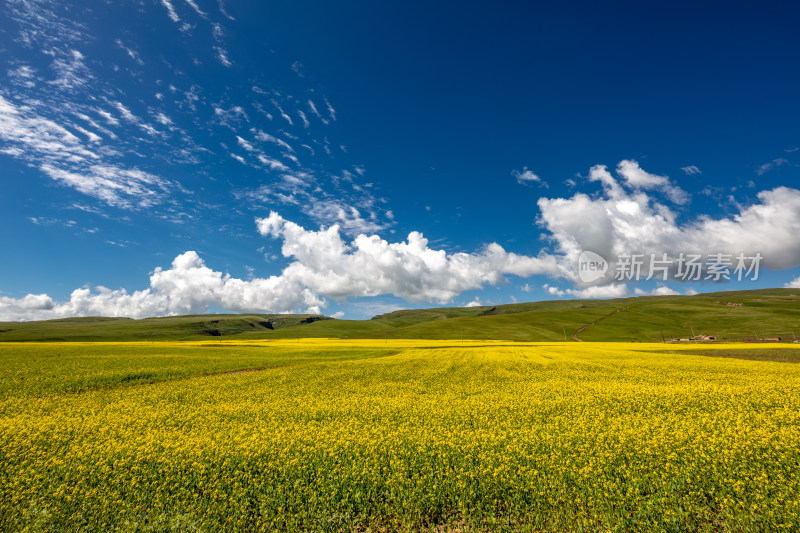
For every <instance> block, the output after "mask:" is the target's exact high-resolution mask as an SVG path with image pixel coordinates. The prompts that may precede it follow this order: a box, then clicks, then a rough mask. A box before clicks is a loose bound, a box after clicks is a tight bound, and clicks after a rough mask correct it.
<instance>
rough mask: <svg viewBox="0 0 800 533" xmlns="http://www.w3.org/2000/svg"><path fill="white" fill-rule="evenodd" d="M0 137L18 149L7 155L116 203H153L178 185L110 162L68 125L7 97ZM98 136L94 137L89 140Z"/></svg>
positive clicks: (0, 105) (2, 101) (1, 104)
mask: <svg viewBox="0 0 800 533" xmlns="http://www.w3.org/2000/svg"><path fill="white" fill-rule="evenodd" d="M87 133H90V132H87ZM0 139H2V140H3V141H5V143H7V144H8V145H9V147H10V148H12V149H13V152H6V153H7V154H9V155H12V156H14V157H17V158H19V159H21V160H23V161H25V162H26V163H28V164H29V165H35V166H37V167H38V168H39V169H40V170H41V171H42V172H43V173H44V174H45V175H47V176H49V177H50V178H52V179H53V180H55V181H57V182H59V183H62V184H64V185H67V186H69V187H72V188H74V189H76V190H77V191H79V192H81V193H83V194H86V195H88V196H92V197H94V198H97V199H99V200H101V201H103V202H105V203H107V204H108V205H111V206H115V207H123V208H135V207H139V208H143V207H150V206H153V205H156V204H159V203H161V202H163V201H165V200H166V199H167V198H168V196H169V192H170V191H171V190H174V188H175V184H174V183H172V182H171V181H169V180H166V179H163V178H160V177H158V176H155V175H153V174H149V173H147V172H144V171H141V170H138V169H129V168H125V167H123V166H120V165H118V164H114V163H109V162H107V161H106V157H105V156H104V155H103V154H102V153H100V152H98V151H96V150H93V149H90V148H89V147H87V146H86V144H85V143H84V141H82V140H81V139H80V138H79V137H78V136H77V135H75V134H74V133H72V132H71V131H69V130H68V129H67V128H66V127H64V126H62V125H61V124H58V123H57V122H55V121H54V120H50V119H47V118H44V117H41V116H39V115H38V114H37V113H36V111H35V110H34V109H32V108H31V107H29V106H23V105H15V104H14V103H13V102H12V101H10V100H8V99H6V98H5V97H3V96H2V95H0ZM94 140H95V139H93V138H91V137H90V138H89V139H88V140H87V141H88V142H93V141H94Z"/></svg>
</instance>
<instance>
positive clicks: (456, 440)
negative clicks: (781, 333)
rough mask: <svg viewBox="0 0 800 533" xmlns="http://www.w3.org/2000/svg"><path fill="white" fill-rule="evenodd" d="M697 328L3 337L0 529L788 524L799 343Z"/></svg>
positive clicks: (794, 524) (794, 521)
mask: <svg viewBox="0 0 800 533" xmlns="http://www.w3.org/2000/svg"><path fill="white" fill-rule="evenodd" d="M697 348H698V347H697V346H692V347H678V348H673V347H670V351H672V352H678V353H664V346H663V345H647V344H636V345H633V344H614V343H580V344H578V343H557V344H555V343H554V344H532V343H502V342H474V341H472V342H464V343H461V342H458V341H395V340H390V341H389V342H388V343H385V342H383V341H375V340H371V341H338V340H326V339H317V340H301V341H300V342H298V341H296V340H292V341H267V342H265V341H252V342H240V343H236V342H231V341H226V342H225V343H224V344H223V345H219V343H217V344H214V343H170V344H167V343H153V344H149V343H125V344H102V345H101V344H84V345H78V344H41V345H3V346H0V358H1V360H0V375H2V377H3V386H2V388H0V413H2V416H0V497H1V498H2V499H1V500H0V530H3V531H17V530H20V531H22V530H30V531H63V530H67V531H114V530H116V531H161V530H164V531H166V530H180V531H183V530H192V531H275V530H278V531H283V530H289V531H309V530H311V531H351V530H361V531H363V530H367V529H370V530H387V529H388V530H415V531H416V530H420V529H427V528H431V529H433V528H436V527H437V526H442V527H450V528H453V529H460V530H491V531H493V530H500V529H507V530H532V531H562V530H576V531H624V530H635V531H686V530H689V531H721V530H726V531H727V530H733V531H771V530H781V529H785V530H790V531H791V530H797V529H798V528H800V409H799V408H800V365H795V364H791V363H778V362H764V361H748V360H740V359H731V358H715V357H707V356H702V355H694V354H693V353H692V351H693V350H696V349H697ZM710 349H716V350H722V349H724V350H727V351H731V350H735V349H737V347H734V346H727V347H726V346H715V347H713V348H710ZM682 350H684V351H686V353H681V352H682ZM253 369H257V371H250V372H246V371H244V370H253ZM130 376H134V377H133V378H130ZM136 376H138V377H136ZM128 378H130V379H128Z"/></svg>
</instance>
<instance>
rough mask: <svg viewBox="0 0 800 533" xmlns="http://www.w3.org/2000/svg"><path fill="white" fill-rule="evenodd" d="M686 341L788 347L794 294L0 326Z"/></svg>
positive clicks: (140, 333) (177, 334)
mask: <svg viewBox="0 0 800 533" xmlns="http://www.w3.org/2000/svg"><path fill="white" fill-rule="evenodd" d="M693 334H697V335H701V334H702V335H713V336H715V337H717V338H719V339H721V340H726V341H750V340H764V339H765V338H776V337H780V338H781V339H782V340H789V341H791V340H794V338H795V335H800V290H797V289H763V290H753V291H735V292H716V293H705V294H698V295H694V296H639V297H633V298H616V299H611V300H551V301H544V302H531V303H520V304H508V305H498V306H484V307H449V308H432V309H417V310H402V311H394V312H392V313H387V314H383V315H378V316H375V317H373V318H372V319H371V320H336V319H332V318H328V317H324V316H320V315H274V314H242V315H235V314H217V315H185V316H176V317H163V318H146V319H141V320H133V319H129V318H108V317H85V318H69V319H60V320H47V321H35V322H1V323H0V342H2V341H119V340H122V341H128V340H154V341H158V340H197V339H203V338H206V339H208V338H219V339H221V340H224V339H226V338H241V339H255V338H287V337H288V338H295V337H297V338H300V337H332V338H383V337H387V338H420V339H458V338H462V337H463V338H464V339H503V340H510V341H563V340H565V338H566V339H567V340H569V341H640V342H650V341H658V342H660V341H661V340H662V336H663V338H666V339H670V338H688V337H691V336H692V335H693Z"/></svg>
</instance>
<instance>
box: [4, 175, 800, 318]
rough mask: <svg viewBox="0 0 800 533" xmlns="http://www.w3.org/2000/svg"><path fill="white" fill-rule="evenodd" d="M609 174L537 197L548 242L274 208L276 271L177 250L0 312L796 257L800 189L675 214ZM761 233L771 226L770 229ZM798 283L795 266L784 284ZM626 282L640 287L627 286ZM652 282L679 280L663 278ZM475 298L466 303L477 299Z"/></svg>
mask: <svg viewBox="0 0 800 533" xmlns="http://www.w3.org/2000/svg"><path fill="white" fill-rule="evenodd" d="M616 174H617V176H618V177H616V178H615V177H614V176H613V175H612V174H611V172H609V170H608V169H607V167H605V166H603V165H596V166H594V167H592V168H591V169H590V172H589V175H588V178H587V180H588V181H589V182H599V183H601V185H602V189H603V191H602V194H600V195H598V196H594V197H592V196H589V195H587V194H585V193H580V192H578V193H576V194H575V195H573V196H572V197H570V198H544V197H543V198H540V199H539V201H538V205H539V209H540V211H541V215H540V219H539V224H540V225H541V227H542V228H543V229H544V230H545V231H546V234H545V235H546V237H547V238H548V239H549V240H550V241H552V243H553V245H554V248H555V252H554V253H545V252H542V253H540V254H539V255H538V256H536V257H531V256H525V255H518V254H516V253H513V252H508V251H506V250H505V249H504V248H503V247H502V246H500V245H499V244H497V243H491V244H488V245H487V246H485V247H484V248H483V249H482V250H479V251H477V252H475V253H447V252H446V251H445V250H442V249H435V248H431V247H430V246H429V241H428V240H427V239H426V238H425V237H424V236H423V235H422V234H421V233H419V232H411V233H410V234H409V235H408V237H407V239H406V240H405V241H401V242H388V241H386V240H385V239H383V238H381V237H380V236H379V235H377V234H366V233H361V234H359V235H358V236H356V237H355V238H354V239H353V240H349V241H348V240H346V239H345V238H343V236H342V227H341V226H340V225H339V224H333V225H331V226H329V227H322V228H320V229H319V230H317V231H314V230H307V229H305V228H303V227H302V226H300V225H298V224H296V223H294V222H292V221H288V220H286V219H284V218H283V217H281V216H280V215H279V214H278V213H277V212H274V211H273V212H271V213H270V214H269V215H268V216H267V217H263V218H257V219H256V221H255V222H256V227H257V230H258V233H259V234H260V235H262V236H264V237H270V238H274V239H279V240H280V241H281V243H282V247H281V253H282V254H283V256H284V257H286V258H288V259H290V261H291V262H290V263H289V264H288V266H286V267H285V268H284V269H283V270H282V272H281V273H280V274H279V275H274V276H270V277H268V278H251V279H246V280H243V279H238V278H235V277H231V276H230V275H227V274H223V273H222V272H219V271H215V270H213V269H211V268H209V267H208V266H206V264H205V262H204V261H203V260H202V259H201V258H200V256H199V255H198V254H197V253H196V252H195V251H187V252H184V253H182V254H180V255H178V256H177V257H176V258H175V259H174V260H173V261H172V265H171V268H169V269H166V270H164V269H162V268H161V267H157V268H156V269H155V271H154V272H153V274H152V275H151V277H150V284H149V287H148V288H146V289H143V290H136V291H133V292H129V291H126V290H124V289H119V290H110V289H107V288H105V287H102V286H101V287H97V288H95V290H94V291H92V290H90V289H88V288H80V289H76V290H75V291H73V292H72V294H71V296H70V299H69V301H65V302H56V301H54V300H53V299H52V298H51V297H49V296H48V295H46V294H28V295H26V296H25V297H23V298H17V299H14V298H9V297H0V320H34V319H47V318H62V317H70V316H94V315H102V316H126V317H133V318H142V317H148V316H159V315H176V314H193V313H203V312H206V311H208V310H209V309H211V308H212V307H217V308H222V309H225V310H227V311H231V312H269V313H291V312H295V313H300V312H302V313H321V312H323V309H324V308H325V307H326V305H327V300H326V299H336V300H342V299H347V298H354V297H369V296H380V295H387V294H391V295H394V296H397V297H399V298H402V299H404V300H407V301H409V302H414V303H421V302H432V303H436V304H448V303H451V302H452V301H453V300H454V299H455V298H456V297H458V296H459V295H461V294H462V293H464V292H466V291H469V290H474V289H480V288H482V287H484V286H487V285H497V284H500V283H505V282H506V281H507V279H508V277H509V276H514V277H517V278H528V277H531V276H547V277H549V278H551V279H552V280H563V281H566V282H569V283H571V284H573V286H574V288H567V289H559V288H557V287H555V286H553V285H550V284H545V286H544V289H545V291H546V292H547V293H548V294H550V295H552V296H563V295H569V296H572V297H577V298H610V297H621V296H627V295H630V294H631V287H630V286H629V284H626V283H623V282H618V281H606V282H604V283H601V284H598V285H594V286H587V285H586V284H583V283H581V281H580V279H578V277H577V276H576V274H575V269H574V266H575V263H576V261H577V258H578V256H579V255H580V253H581V252H582V251H584V250H592V251H595V252H597V253H599V254H601V255H604V256H605V257H615V256H616V255H619V254H623V253H627V252H631V251H650V250H655V251H658V252H664V253H667V254H672V255H677V254H678V253H680V252H681V251H685V250H689V251H699V250H710V251H713V252H715V253H723V254H729V255H732V256H733V255H735V254H736V253H740V252H748V253H754V252H759V253H761V254H762V255H763V257H764V263H763V266H764V267H765V268H769V269H775V270H780V269H787V268H791V267H795V266H798V265H800V241H798V240H797V239H796V238H795V236H796V235H799V234H800V190H798V189H793V188H789V187H778V188H775V189H771V190H765V191H761V192H760V193H758V199H759V201H758V202H757V203H754V204H752V205H749V206H746V207H745V206H742V207H741V209H740V210H739V212H738V213H736V214H735V215H733V216H730V217H726V218H718V219H712V218H710V217H708V216H699V217H697V218H696V219H694V220H690V221H687V222H686V223H683V224H680V223H678V222H677V215H676V213H675V212H674V211H673V210H672V209H671V208H670V207H669V206H667V205H665V204H664V203H661V202H659V201H658V200H657V199H656V198H654V197H652V196H650V195H649V194H648V193H647V191H648V190H661V191H662V192H663V193H664V195H665V197H666V198H669V199H671V200H672V201H673V202H674V203H676V204H685V203H686V202H687V201H688V196H687V195H686V193H684V192H683V191H682V190H680V189H678V188H677V187H676V186H674V185H672V184H671V183H670V182H669V180H668V179H667V178H665V177H662V176H657V175H653V174H649V173H647V172H646V171H645V170H643V169H642V168H641V167H640V166H639V164H638V163H637V162H636V161H633V160H623V161H621V162H620V163H619V164H618V165H617V167H616ZM764 235H769V236H770V237H771V238H770V239H766V240H765V239H764ZM612 266H613V264H612ZM799 284H800V278H798V279H796V280H794V281H792V282H789V283H787V284H786V286H787V287H798V286H800V285H799ZM633 293H635V294H645V293H646V292H645V291H643V290H641V289H638V288H636V287H634V291H633ZM690 293H691V292H690ZM648 294H655V295H669V294H678V292H677V291H676V290H674V289H672V288H670V287H668V286H666V285H660V286H659V287H657V288H656V289H654V290H653V291H651V292H649V293H648ZM477 301H478V300H477V299H476V300H474V301H473V302H470V303H469V304H467V305H477V304H476V303H475V302H477Z"/></svg>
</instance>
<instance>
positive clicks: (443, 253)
mask: <svg viewBox="0 0 800 533" xmlns="http://www.w3.org/2000/svg"><path fill="white" fill-rule="evenodd" d="M798 14H800V13H798V8H797V7H796V6H794V5H792V4H791V3H783V4H780V3H775V4H761V5H759V6H758V7H752V6H751V7H749V8H745V7H742V6H731V5H723V4H720V5H719V6H705V7H704V6H698V5H695V4H683V5H682V4H679V3H670V4H664V5H658V6H654V5H648V4H646V3H638V2H637V3H613V4H609V3H598V2H586V3H572V4H564V5H558V6H554V5H550V6H544V5H542V6H536V5H530V3H527V2H509V3H504V4H503V5H497V3H489V2H484V3H478V2H472V3H460V4H459V5H458V8H457V9H455V8H454V7H453V4H452V3H430V2H425V3H422V2H419V3H416V2H404V3H401V4H396V5H388V4H387V3H383V2H348V1H343V2H336V3H333V2H302V1H293V2H258V3H254V2H246V3H244V2H243V3H234V2H230V1H227V2H222V1H216V0H152V1H142V2H125V3H117V2H113V3H105V2H103V3H101V2H83V3H79V4H70V3H67V2H51V1H45V0H13V1H9V2H5V3H4V4H3V6H2V10H1V11H0V61H1V62H2V68H1V69H0V180H2V184H3V193H2V194H1V195H0V220H2V222H3V224H4V227H5V228H6V231H4V232H2V234H0V246H2V249H3V250H4V254H3V261H0V319H8V320H18V319H37V318H52V317H59V316H72V315H96V314H107V315H123V316H136V317H140V316H151V315H161V314H174V313H183V312H204V311H207V310H211V311H220V310H230V311H235V312H244V311H261V312H291V311H306V310H311V311H319V312H322V313H325V314H328V315H335V316H344V317H349V318H368V317H370V316H372V315H373V314H376V313H379V312H385V311H387V310H391V309H394V308H401V307H424V306H432V305H466V304H468V303H472V304H476V303H481V304H500V303H510V302H513V301H532V300H542V299H549V298H573V297H612V296H623V295H635V294H644V293H658V294H669V293H676V292H677V293H693V292H695V291H700V292H706V291H711V290H726V289H743V288H763V287H781V286H784V285H788V286H798V287H800V268H798V267H800V240H798V238H797V235H800V191H798V190H797V188H798V177H799V176H800V150H798V146H800V138H799V137H800V132H799V131H798V124H800V121H799V120H798V119H799V118H800V99H798V98H797V95H798V94H800V74H798V72H797V69H796V68H794V65H795V63H796V57H795V56H796V51H797V50H798V45H800V34H798V33H797V31H796V29H795V28H794V22H795V21H796V20H797V15H798ZM603 167H605V168H603ZM273 213H274V214H273ZM410 234H411V236H409V235H410ZM359 235H363V237H359ZM422 235H424V237H422ZM584 250H590V251H593V252H596V253H598V254H600V255H601V256H602V257H603V258H605V259H606V260H607V261H608V267H609V271H610V272H609V276H607V277H605V278H603V279H601V280H599V281H597V282H593V283H586V282H584V281H583V280H581V279H579V277H578V276H577V275H576V271H575V265H576V262H577V261H578V258H579V255H580V253H581V252H582V251H584ZM625 253H634V254H635V253H641V254H642V255H643V256H644V257H645V258H647V257H650V254H651V253H652V254H657V255H658V256H659V257H660V256H661V254H662V253H667V254H668V255H669V257H670V258H677V257H678V256H679V254H680V253H697V254H703V255H704V258H703V261H706V257H705V255H710V254H715V253H723V254H727V255H729V256H731V257H732V258H734V260H733V263H735V257H736V255H737V254H739V253H743V254H744V255H745V256H746V257H755V254H756V253H759V254H761V255H762V257H763V260H762V261H761V262H760V264H759V266H760V272H759V277H758V279H757V280H752V279H744V280H743V281H736V279H735V278H736V276H731V277H733V278H734V279H732V280H731V281H727V280H724V279H723V280H722V281H721V282H717V283H715V282H713V280H706V279H704V278H705V275H704V276H703V278H702V279H700V280H697V281H689V282H687V281H682V280H678V279H675V275H674V274H675V268H677V267H675V268H673V269H671V270H670V271H669V274H670V275H669V276H668V279H667V280H661V281H659V280H656V279H651V280H639V281H636V280H635V279H612V278H613V274H614V272H615V270H617V268H618V267H619V261H618V257H619V256H620V255H621V254H625ZM732 266H733V265H731V267H732ZM646 267H647V264H646V263H645V268H646ZM731 270H732V268H731ZM751 277H752V276H751Z"/></svg>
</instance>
